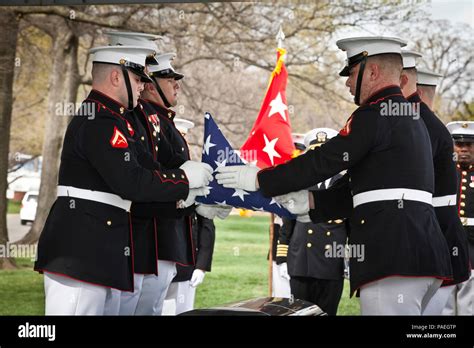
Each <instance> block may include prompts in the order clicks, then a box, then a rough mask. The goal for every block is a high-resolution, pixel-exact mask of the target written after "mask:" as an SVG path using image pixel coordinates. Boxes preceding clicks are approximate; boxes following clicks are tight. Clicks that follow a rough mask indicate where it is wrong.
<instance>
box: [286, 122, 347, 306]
mask: <svg viewBox="0 0 474 348" xmlns="http://www.w3.org/2000/svg"><path fill="white" fill-rule="evenodd" d="M335 135H337V132H336V131H335V130H333V129H330V128H316V129H314V130H312V131H310V132H308V133H307V135H306V137H305V144H306V145H307V147H308V150H311V149H313V148H315V147H317V146H321V145H322V144H324V143H325V142H326V141H327V140H328V139H330V138H332V137H334V136H335ZM341 176H342V175H341V174H338V175H336V176H334V177H332V178H330V179H327V180H325V181H324V182H321V183H319V184H317V185H316V186H315V187H314V189H315V190H324V189H327V188H329V187H330V186H331V185H332V183H334V182H335V181H337V179H339V178H340V177H341ZM280 231H281V233H280V238H279V240H278V242H279V243H278V246H279V250H280V253H279V255H280V256H279V257H277V263H279V264H284V263H287V264H288V274H289V275H290V277H291V279H290V284H291V293H292V295H293V297H294V298H296V299H300V300H305V301H309V302H312V303H314V304H317V305H318V306H319V307H320V308H321V309H322V310H323V311H325V312H326V313H327V314H329V315H336V313H337V307H338V305H339V301H340V299H341V295H342V290H343V287H344V252H342V253H341V252H339V251H341V250H342V251H345V245H346V240H347V231H346V224H345V221H344V220H342V219H336V220H328V221H325V222H320V223H313V222H311V220H310V219H309V217H308V218H299V220H290V219H284V225H283V227H282V228H281V230H280ZM284 246H286V248H284ZM285 249H286V252H285Z"/></svg>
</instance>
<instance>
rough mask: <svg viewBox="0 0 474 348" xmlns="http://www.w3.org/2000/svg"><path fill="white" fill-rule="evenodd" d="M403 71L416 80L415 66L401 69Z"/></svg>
mask: <svg viewBox="0 0 474 348" xmlns="http://www.w3.org/2000/svg"><path fill="white" fill-rule="evenodd" d="M403 73H404V74H405V75H408V76H409V77H410V78H413V79H415V81H416V68H408V69H403Z"/></svg>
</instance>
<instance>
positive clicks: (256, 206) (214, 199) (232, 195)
mask: <svg viewBox="0 0 474 348" xmlns="http://www.w3.org/2000/svg"><path fill="white" fill-rule="evenodd" d="M204 118H205V121H204V145H203V151H202V161H203V162H205V163H207V164H209V165H210V166H211V167H212V168H213V169H214V171H216V169H217V168H218V167H224V166H235V165H243V164H244V162H243V161H242V159H241V158H240V156H239V154H238V153H237V152H235V151H234V149H233V148H232V146H231V145H230V144H229V142H228V141H227V139H226V138H225V137H224V134H222V132H221V130H220V129H219V127H218V126H217V124H216V123H215V122H214V119H213V118H212V116H211V114H210V113H206V114H205V115H204ZM209 189H210V193H209V194H208V195H207V196H205V197H198V198H197V199H196V200H197V202H199V203H203V204H211V205H215V204H217V205H230V206H232V207H236V208H244V209H249V210H259V211H267V212H270V213H275V214H277V215H279V216H282V217H293V215H292V214H290V212H288V210H286V209H285V208H283V207H282V206H281V205H279V204H278V203H277V202H276V201H275V200H274V199H272V198H265V197H263V196H262V194H261V193H260V192H259V191H257V192H246V191H244V190H240V189H230V188H225V187H223V186H222V185H219V184H218V183H217V180H215V179H214V180H213V181H212V182H211V183H210V186H209Z"/></svg>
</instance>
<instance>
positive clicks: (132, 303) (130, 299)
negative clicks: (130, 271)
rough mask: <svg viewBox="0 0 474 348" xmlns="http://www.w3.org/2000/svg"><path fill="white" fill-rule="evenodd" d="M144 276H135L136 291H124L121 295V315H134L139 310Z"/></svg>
mask: <svg viewBox="0 0 474 348" xmlns="http://www.w3.org/2000/svg"><path fill="white" fill-rule="evenodd" d="M144 276H145V275H144V274H138V273H135V274H134V275H133V288H134V290H135V291H133V292H129V291H122V293H121V294H120V311H119V314H120V315H134V314H135V309H136V308H137V304H138V299H139V298H140V293H141V292H142V285H143V278H144Z"/></svg>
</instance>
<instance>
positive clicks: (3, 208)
mask: <svg viewBox="0 0 474 348" xmlns="http://www.w3.org/2000/svg"><path fill="white" fill-rule="evenodd" d="M0 22H1V23H2V25H3V27H4V28H8V35H7V34H6V33H4V34H3V35H0V245H1V246H5V251H6V250H7V249H8V248H7V243H8V229H7V207H8V202H7V195H6V193H7V187H8V184H7V175H8V152H9V147H10V146H9V145H10V126H11V118H12V104H13V100H12V91H13V77H14V74H15V55H16V41H17V34H18V20H17V18H16V14H15V13H14V12H13V11H10V10H4V9H0ZM15 267H16V266H15V261H14V260H13V259H10V258H4V257H1V256H0V269H8V268H15Z"/></svg>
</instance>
